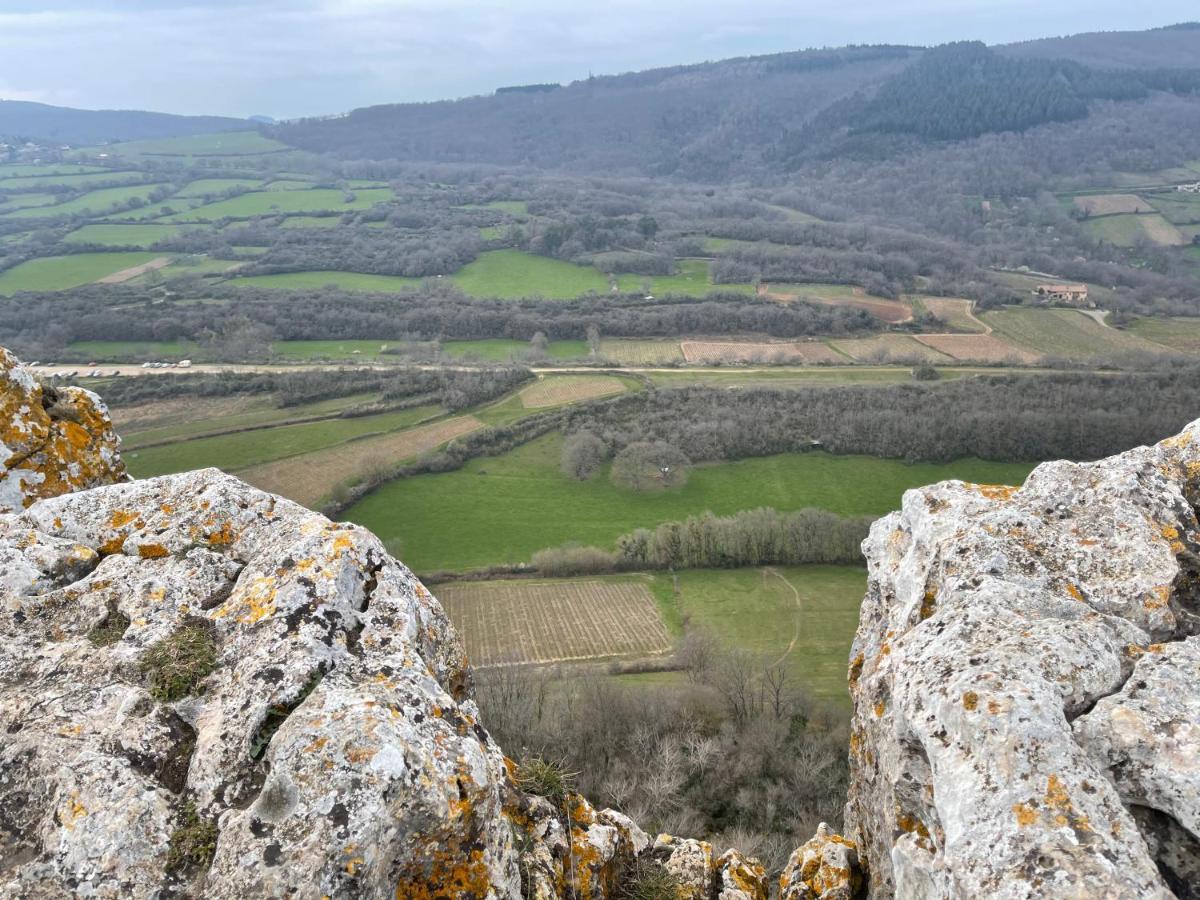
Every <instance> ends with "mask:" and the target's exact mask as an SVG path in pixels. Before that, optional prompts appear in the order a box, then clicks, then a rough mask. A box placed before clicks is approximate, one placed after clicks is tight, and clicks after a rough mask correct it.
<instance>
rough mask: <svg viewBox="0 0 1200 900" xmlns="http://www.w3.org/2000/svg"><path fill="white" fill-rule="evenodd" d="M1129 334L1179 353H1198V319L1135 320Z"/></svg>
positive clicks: (1199, 346) (1199, 336) (1199, 321)
mask: <svg viewBox="0 0 1200 900" xmlns="http://www.w3.org/2000/svg"><path fill="white" fill-rule="evenodd" d="M1128 330H1129V331H1130V332H1131V333H1133V334H1135V335H1137V336H1138V337H1140V338H1144V339H1145V340H1147V341H1153V342H1154V343H1156V344H1162V345H1163V346H1165V347H1170V348H1171V349H1172V350H1178V351H1179V352H1181V353H1200V318H1196V319H1184V318H1173V319H1152V318H1146V317H1143V318H1139V319H1135V320H1134V321H1133V322H1132V323H1130V325H1129V329H1128Z"/></svg>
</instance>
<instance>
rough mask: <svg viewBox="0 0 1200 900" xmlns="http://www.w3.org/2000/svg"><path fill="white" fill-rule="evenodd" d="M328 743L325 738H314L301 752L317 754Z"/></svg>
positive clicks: (327, 739)
mask: <svg viewBox="0 0 1200 900" xmlns="http://www.w3.org/2000/svg"><path fill="white" fill-rule="evenodd" d="M328 743H329V738H327V737H315V738H313V739H312V743H311V744H309V745H308V746H307V747H305V748H304V750H303V751H301V752H303V753H317V752H319V751H320V750H322V749H324V747H325V745H326V744H328Z"/></svg>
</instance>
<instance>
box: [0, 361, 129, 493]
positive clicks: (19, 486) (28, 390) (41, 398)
mask: <svg viewBox="0 0 1200 900" xmlns="http://www.w3.org/2000/svg"><path fill="white" fill-rule="evenodd" d="M126 477H127V476H126V474H125V466H124V465H123V464H122V462H121V454H120V442H119V441H118V439H117V436H116V434H115V433H114V432H113V428H112V422H111V421H110V420H109V418H108V409H107V408H106V407H105V406H104V404H103V403H102V402H101V401H100V398H99V397H97V396H96V395H95V394H93V393H92V392H91V391H85V390H84V389H83V388H77V387H65V388H55V389H51V388H43V387H42V386H41V385H40V384H38V382H37V381H36V380H35V379H34V377H33V375H32V374H30V372H29V370H28V369H26V368H24V367H23V366H22V365H21V364H20V363H19V362H18V361H17V358H16V357H15V356H13V355H12V354H11V353H9V352H8V351H7V350H5V349H4V348H2V347H0V513H5V512H13V511H15V510H21V509H24V508H25V507H27V506H29V505H30V504H31V503H33V502H34V501H36V500H40V499H42V498H43V497H56V496H58V495H59V494H65V493H67V492H68V491H78V490H83V489H84V488H90V487H95V486H97V485H101V484H112V483H113V482H116V481H123V480H125V478H126Z"/></svg>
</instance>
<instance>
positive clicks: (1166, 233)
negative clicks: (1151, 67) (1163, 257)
mask: <svg viewBox="0 0 1200 900" xmlns="http://www.w3.org/2000/svg"><path fill="white" fill-rule="evenodd" d="M1140 221H1141V224H1142V231H1144V232H1145V233H1146V237H1148V238H1150V240H1152V241H1154V243H1156V244H1162V245H1163V246H1164V247H1182V246H1183V245H1184V244H1187V243H1190V241H1189V240H1188V239H1187V238H1185V237H1184V236H1183V235H1182V234H1181V233H1180V231H1179V229H1178V228H1176V227H1175V226H1174V225H1172V224H1171V223H1170V222H1168V221H1167V220H1166V219H1164V218H1163V217H1162V216H1146V218H1144V219H1141V220H1140Z"/></svg>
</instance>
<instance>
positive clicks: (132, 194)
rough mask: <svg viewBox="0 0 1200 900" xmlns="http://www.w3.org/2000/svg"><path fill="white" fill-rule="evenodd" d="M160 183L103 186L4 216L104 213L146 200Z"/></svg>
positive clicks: (8, 217) (34, 217)
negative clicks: (80, 195) (50, 204)
mask: <svg viewBox="0 0 1200 900" xmlns="http://www.w3.org/2000/svg"><path fill="white" fill-rule="evenodd" d="M159 187H162V185H160V184H137V185H131V186H129V187H114V188H102V189H100V190H98V191H89V192H88V193H86V194H84V195H83V196H82V197H76V198H75V199H74V200H68V201H66V202H65V203H56V204H55V205H53V206H31V207H28V208H26V209H19V210H17V211H16V212H10V213H8V214H6V215H5V216H4V218H6V219H44V218H50V217H52V216H73V215H76V214H78V213H85V212H90V213H94V214H96V215H103V214H105V213H107V212H109V211H111V210H112V209H113V208H114V207H116V206H118V205H120V204H122V203H127V202H129V201H130V200H134V199H138V200H146V199H147V198H149V196H150V194H151V193H153V192H154V190H155V189H156V188H159Z"/></svg>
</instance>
